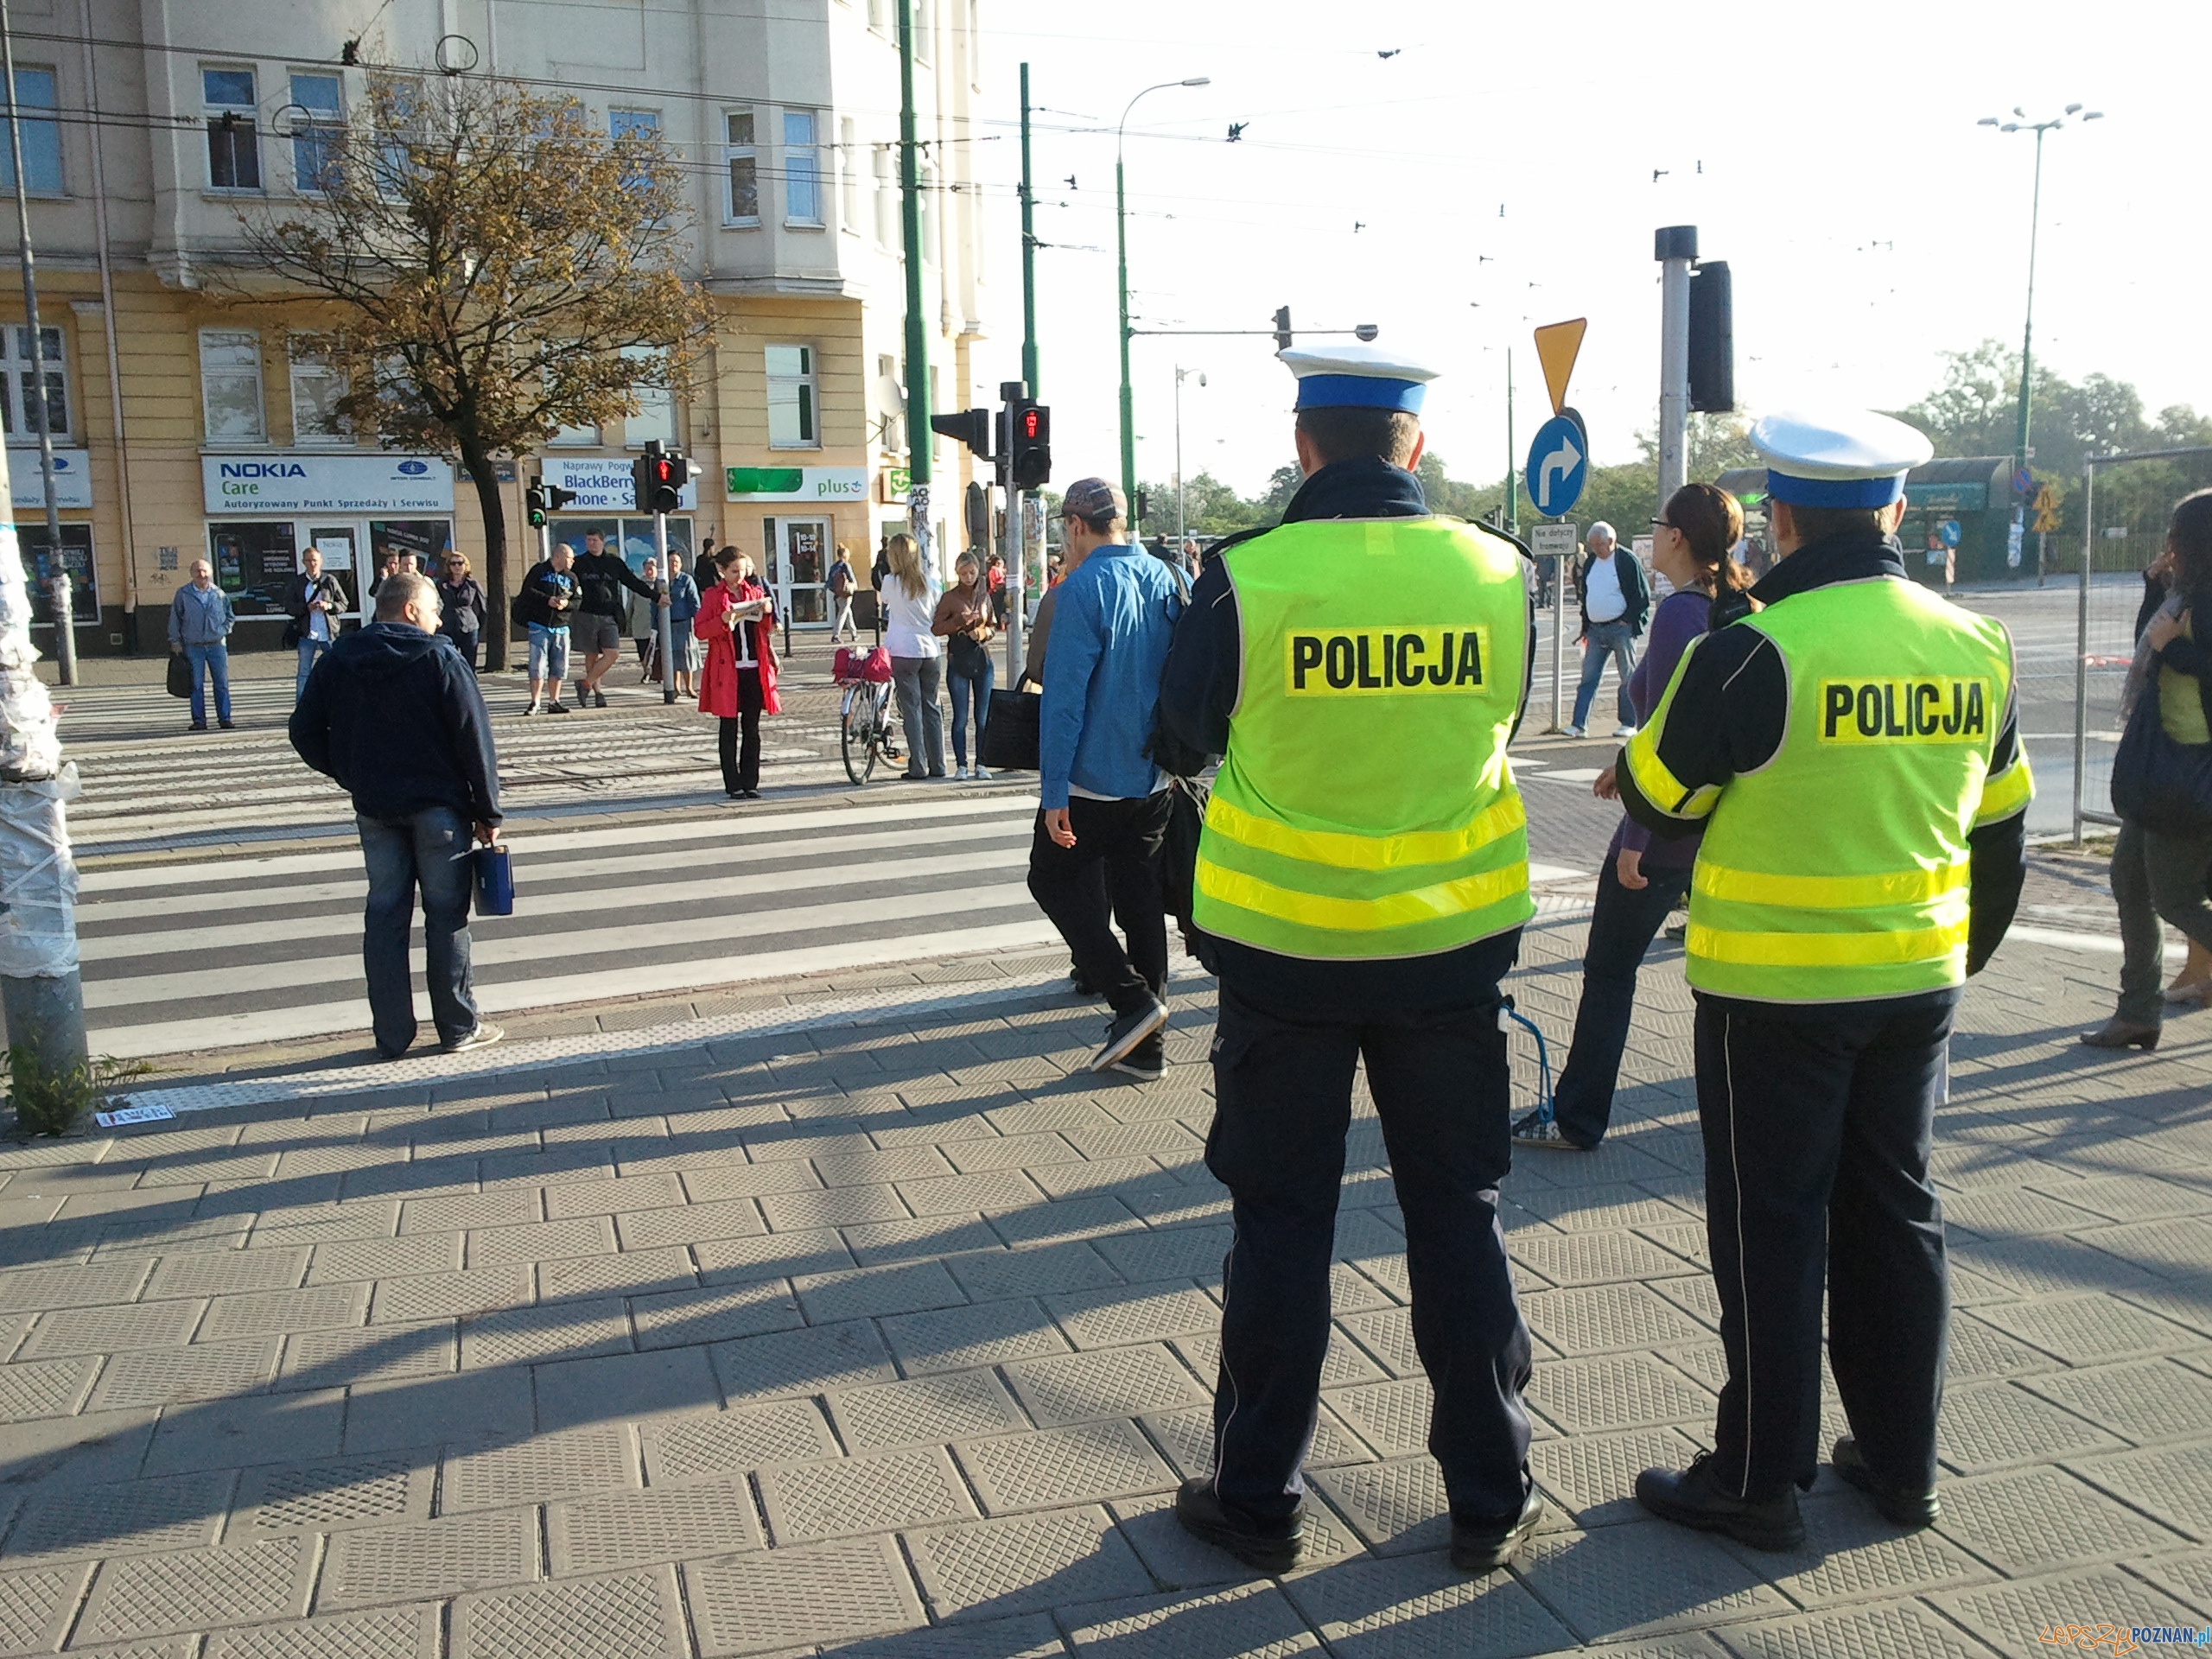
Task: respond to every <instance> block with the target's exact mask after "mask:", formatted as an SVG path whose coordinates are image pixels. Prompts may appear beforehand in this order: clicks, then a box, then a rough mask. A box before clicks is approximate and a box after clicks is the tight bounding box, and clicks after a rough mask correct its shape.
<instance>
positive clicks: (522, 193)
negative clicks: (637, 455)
mask: <svg viewBox="0 0 2212 1659" xmlns="http://www.w3.org/2000/svg"><path fill="white" fill-rule="evenodd" d="M321 155H322V156H324V157H325V158H326V159H325V162H324V164H323V168H322V172H321V177H320V178H318V179H316V180H315V181H314V182H315V185H316V186H317V187H318V188H315V189H314V190H313V191H311V192H310V191H306V190H303V191H302V194H301V196H300V197H299V198H298V200H296V201H295V202H291V203H288V204H286V206H285V207H284V208H283V209H282V210H277V209H273V208H272V209H270V210H267V211H265V212H264V213H261V214H259V215H258V216H256V215H253V214H251V213H249V214H247V215H244V216H242V222H243V224H244V226H245V241H246V244H247V246H248V249H249V251H251V255H252V256H253V257H254V259H255V260H256V261H257V262H258V264H259V266H260V269H259V270H251V271H248V270H245V269H243V268H241V269H240V270H238V273H237V274H236V275H235V276H233V277H232V279H231V280H230V282H229V283H228V284H227V286H228V288H229V289H230V291H231V294H232V297H233V298H234V299H236V300H237V301H238V302H241V303H245V304H269V305H285V306H288V307H293V308H296V307H297V306H298V304H299V302H300V300H301V298H302V296H306V297H307V298H308V299H309V300H311V301H318V302H321V306H320V313H321V315H320V316H319V319H318V320H319V321H321V323H322V326H321V327H316V328H313V329H310V330H308V331H306V332H304V333H303V334H296V335H295V338H294V346H293V349H294V350H295V351H299V352H304V353H311V354H313V355H315V356H316V357H319V358H321V359H322V360H324V361H327V363H328V364H329V365H331V367H332V369H333V370H334V372H335V373H336V375H337V377H338V378H339V380H340V384H341V385H343V386H344V387H345V391H344V392H343V394H342V395H341V396H340V397H339V398H338V399H337V401H336V404H335V411H334V412H335V414H336V415H337V416H338V418H339V419H340V421H342V422H344V423H346V425H347V426H349V427H350V428H351V429H353V430H354V431H357V432H361V433H365V434H372V435H374V437H375V438H376V440H377V441H378V442H379V443H381V444H383V445H384V446H385V447H386V448H426V449H432V450H435V451H437V452H438V453H440V454H446V455H448V456H450V457H452V458H453V459H454V461H457V462H458V463H459V464H460V465H461V467H462V468H463V469H464V470H465V471H466V472H467V475H468V477H469V479H470V480H471V481H472V482H473V483H474V486H475V488H476V497H477V501H478V504H479V505H480V509H481V511H482V513H483V520H484V543H485V545H484V559H483V570H484V586H485V589H486V598H487V600H488V601H489V603H490V607H491V609H492V613H493V619H494V623H493V627H492V628H491V629H490V631H489V639H488V640H487V645H488V649H487V652H486V666H487V667H490V668H494V669H498V668H504V667H505V666H506V664H507V656H508V637H507V636H508V630H507V627H506V626H505V618H506V613H507V596H508V594H510V593H511V592H512V590H513V586H514V584H513V583H512V582H511V581H510V580H509V575H510V568H509V565H508V563H507V546H506V512H505V503H504V501H503V499H501V496H500V493H499V482H498V468H497V466H496V464H495V463H497V462H498V461H502V460H509V459H515V458H519V457H523V456H527V455H530V454H534V453H535V452H536V451H537V449H538V448H540V447H541V446H542V445H543V444H544V443H545V442H547V441H548V440H550V438H552V437H553V436H554V435H555V434H556V433H557V432H558V431H560V429H562V428H563V427H578V426H598V425H601V424H603V423H607V422H608V421H612V420H615V419H618V418H622V417H625V416H633V415H635V414H637V413H638V412H639V401H638V396H637V394H638V392H639V391H640V390H645V389H666V390H669V391H676V392H679V393H680V392H681V391H683V390H684V389H685V388H686V387H687V386H688V385H690V381H691V379H692V377H693V376H694V374H695V372H696V370H697V367H698V364H699V361H700V359H701V357H702V352H703V349H704V346H705V344H706V340H707V338H708V333H709V326H710V315H711V314H710V310H709V302H708V300H707V297H706V295H705V293H704V292H703V290H702V289H701V288H700V287H699V286H698V285H697V284H696V283H690V282H687V281H686V280H685V279H684V277H683V266H684V264H685V261H686V257H687V256H688V255H689V254H690V251H691V250H690V239H689V232H690V215H689V213H688V212H687V210H686V209H685V207H684V205H683V204H684V194H685V193H684V190H683V167H682V164H681V162H679V161H678V160H677V158H676V157H675V156H673V155H672V154H671V152H670V151H669V149H667V148H666V147H665V146H664V144H663V143H661V141H660V138H659V137H658V134H656V133H652V132H640V131H636V130H632V131H628V132H625V133H622V134H620V135H619V136H610V135H609V134H608V133H607V132H605V131H601V130H598V129H596V128H594V126H592V125H591V124H590V123H589V118H588V112H587V111H586V110H585V109H584V107H583V106H582V105H581V104H579V103H577V102H576V101H575V100H574V99H568V98H563V97H558V96H555V97H547V96H543V95H541V94H538V93H535V92H530V91H528V90H526V89H524V88H523V87H521V86H517V85H515V84H514V83H512V82H510V81H505V80H500V79H493V78H490V77H485V76H477V75H445V74H441V73H426V74H423V75H419V76H417V75H405V74H397V73H378V74H377V75H376V76H375V77H374V78H373V79H372V82H371V84H370V86H369V92H368V97H367V99H365V103H364V106H363V107H362V108H360V109H359V111H357V112H356V114H355V116H354V118H353V120H352V121H351V123H350V124H348V125H347V127H346V129H345V130H343V131H342V132H340V133H337V134H334V135H332V137H331V138H330V140H329V141H328V142H327V143H325V144H324V145H322V146H321ZM307 182H308V181H302V184H303V185H304V184H306V183H307Z"/></svg>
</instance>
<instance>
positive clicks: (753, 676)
mask: <svg viewBox="0 0 2212 1659" xmlns="http://www.w3.org/2000/svg"><path fill="white" fill-rule="evenodd" d="M713 563H714V566H715V569H716V570H717V571H718V572H719V573H720V575H721V580H720V581H719V582H715V585H714V586H713V587H711V588H708V589H707V591H706V594H704V596H703V597H702V598H701V600H700V601H699V614H698V615H697V616H696V617H695V618H694V619H693V620H692V623H691V632H694V633H695V634H696V635H697V636H698V637H699V638H700V639H703V640H705V641H706V642H707V661H706V664H705V666H704V667H702V669H701V670H700V671H699V712H700V713H701V714H702V715H719V716H720V717H721V731H720V733H719V734H718V736H719V739H720V747H721V762H722V787H723V788H724V789H725V790H727V791H728V792H729V798H730V799H732V800H733V801H757V800H759V799H760V716H761V715H762V714H763V713H764V712H765V713H767V714H771V715H779V714H781V713H783V711H784V706H783V704H782V703H781V702H778V701H777V699H776V649H775V639H774V630H775V616H776V605H775V601H773V600H772V599H770V598H769V597H768V590H767V589H766V588H764V587H762V586H761V585H760V582H756V581H754V580H753V561H752V560H751V559H750V558H747V556H745V555H744V554H742V553H741V552H739V551H738V550H736V549H735V548H731V547H725V548H723V549H722V550H721V551H720V552H718V553H716V554H715V556H714V560H713Z"/></svg>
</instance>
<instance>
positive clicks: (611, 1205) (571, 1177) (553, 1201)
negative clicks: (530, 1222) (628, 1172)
mask: <svg viewBox="0 0 2212 1659" xmlns="http://www.w3.org/2000/svg"><path fill="white" fill-rule="evenodd" d="M565 1150H566V1151H567V1152H568V1153H569V1154H570V1155H572V1156H574V1157H575V1159H576V1160H578V1161H577V1162H576V1164H575V1166H573V1167H572V1168H569V1169H567V1170H563V1171H561V1172H560V1173H558V1175H557V1178H556V1179H557V1180H558V1185H552V1186H548V1187H547V1188H546V1189H545V1213H546V1216H547V1217H548V1218H550V1219H551V1220H554V1221H563V1220H566V1219H567V1218H568V1217H571V1216H611V1215H617V1214H620V1212H621V1211H626V1210H649V1209H651V1208H652V1207H653V1206H654V1205H662V1204H682V1203H683V1183H682V1182H681V1181H679V1180H678V1179H677V1178H676V1177H675V1175H673V1174H671V1173H663V1174H658V1175H635V1176H631V1177H628V1178H627V1179H607V1177H606V1169H607V1151H606V1149H605V1148H604V1147H568V1148H565ZM518 1161H522V1160H518ZM530 1184H532V1185H534V1184H535V1183H534V1182H533V1183H530Z"/></svg>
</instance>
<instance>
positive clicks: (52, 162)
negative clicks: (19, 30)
mask: <svg viewBox="0 0 2212 1659" xmlns="http://www.w3.org/2000/svg"><path fill="white" fill-rule="evenodd" d="M0 90H4V89H0ZM54 102H55V99H54V71H53V70H51V69H18V70H16V98H15V105H14V107H15V108H16V109H18V110H21V111H23V113H22V116H21V117H20V118H17V124H18V125H19V126H20V128H21V129H22V139H23V188H24V189H25V190H26V191H28V192H29V193H30V194H32V195H36V196H58V195H60V194H61V124H60V122H58V121H54V120H50V119H46V118H41V117H38V116H35V115H33V114H31V113H30V111H33V110H50V109H52V108H53V107H54ZM6 137H7V134H6V129H5V127H4V125H0V189H8V190H12V189H14V188H16V158H15V156H14V155H13V154H12V153H11V152H10V149H9V148H8V145H7V143H6Z"/></svg>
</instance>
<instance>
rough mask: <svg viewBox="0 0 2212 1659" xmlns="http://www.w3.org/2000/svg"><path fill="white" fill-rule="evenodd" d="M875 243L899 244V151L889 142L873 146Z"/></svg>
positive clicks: (889, 245) (894, 245)
mask: <svg viewBox="0 0 2212 1659" xmlns="http://www.w3.org/2000/svg"><path fill="white" fill-rule="evenodd" d="M875 245H876V246H877V247H879V248H887V249H889V248H896V247H897V246H898V245H899V153H898V150H897V149H896V148H895V147H894V146H893V145H890V144H878V145H877V146H876V147H875Z"/></svg>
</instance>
